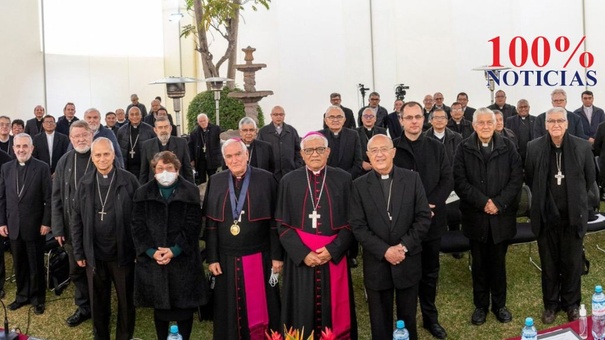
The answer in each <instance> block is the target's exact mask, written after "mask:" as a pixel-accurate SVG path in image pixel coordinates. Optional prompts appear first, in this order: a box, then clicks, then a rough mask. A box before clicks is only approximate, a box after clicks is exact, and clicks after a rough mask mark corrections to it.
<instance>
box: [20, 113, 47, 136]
mask: <svg viewBox="0 0 605 340" xmlns="http://www.w3.org/2000/svg"><path fill="white" fill-rule="evenodd" d="M37 121H38V119H37V118H32V119H29V120H28V121H27V122H25V131H24V132H25V133H27V134H28V135H30V136H31V137H32V138H33V137H34V136H35V135H37V134H38V133H40V132H42V131H43V130H42V129H41V127H42V126H40V129H38V124H37V123H36V122H37Z"/></svg>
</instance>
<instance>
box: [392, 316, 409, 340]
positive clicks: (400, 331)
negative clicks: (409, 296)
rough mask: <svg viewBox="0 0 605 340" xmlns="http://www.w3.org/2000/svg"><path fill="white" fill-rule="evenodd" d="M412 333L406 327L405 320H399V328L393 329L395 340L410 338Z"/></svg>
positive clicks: (407, 339)
mask: <svg viewBox="0 0 605 340" xmlns="http://www.w3.org/2000/svg"><path fill="white" fill-rule="evenodd" d="M409 339H410V333H409V332H408V330H407V329H405V322H403V320H398V321H397V328H395V330H394V331H393V340H409Z"/></svg>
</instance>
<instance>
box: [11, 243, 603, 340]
mask: <svg viewBox="0 0 605 340" xmlns="http://www.w3.org/2000/svg"><path fill="white" fill-rule="evenodd" d="M597 244H601V245H603V246H605V233H601V234H592V235H588V236H587V237H586V239H585V247H586V255H587V257H588V259H589V260H590V262H591V267H590V273H589V274H588V275H586V276H583V277H582V301H583V303H586V304H587V309H588V313H590V298H591V295H592V291H593V289H594V286H595V285H596V284H605V276H604V275H603V273H604V266H605V262H604V259H605V253H602V252H601V251H599V250H597V249H596V245H597ZM531 249H532V256H533V258H534V259H536V260H537V258H538V252H537V246H536V244H535V243H533V244H532V247H531ZM528 251H529V245H528V244H522V245H515V246H511V247H510V248H509V251H508V256H507V272H508V308H509V309H510V311H511V312H512V313H513V321H512V322H511V323H509V324H501V323H499V322H498V321H497V320H496V318H495V316H494V315H493V314H491V313H490V314H489V315H488V318H487V322H486V323H485V324H483V325H482V326H473V325H471V323H470V318H471V314H472V312H473V310H474V306H473V303H472V285H471V273H470V271H469V269H468V253H467V254H465V256H464V258H463V259H460V260H456V259H454V258H453V257H451V256H449V255H442V256H441V277H440V280H439V287H438V295H437V306H438V309H439V312H440V322H441V324H442V325H443V327H444V328H445V329H446V330H447V332H448V335H449V336H448V339H502V338H508V337H513V336H517V335H519V334H520V332H521V328H522V325H523V321H524V319H525V317H527V316H531V317H533V318H534V320H536V327H537V328H538V329H542V328H547V327H545V326H544V325H542V323H541V322H540V316H541V315H542V302H541V300H542V298H541V287H540V272H539V271H538V270H537V269H536V268H535V267H534V266H533V265H531V264H530V263H529V258H528ZM6 265H7V268H11V267H12V259H11V257H10V255H9V254H8V253H7V256H6ZM361 272H362V270H361V267H360V268H357V269H353V277H354V281H355V286H354V288H355V299H356V301H355V302H356V306H357V319H358V324H359V334H360V339H370V326H369V318H368V311H367V305H366V302H365V298H364V294H363V283H362V277H361ZM5 290H6V294H7V295H6V297H5V298H4V302H5V304H8V303H10V302H12V301H13V300H14V297H15V284H14V283H10V282H7V283H6V285H5ZM115 305H116V300H115V297H114V301H113V306H115ZM28 307H29V306H28ZM74 310H75V307H74V304H73V286H72V285H71V286H70V287H69V288H68V289H67V290H66V291H65V292H64V293H63V295H61V296H59V297H57V296H55V295H54V294H53V293H52V292H48V296H47V304H46V313H44V315H41V316H38V315H34V313H33V310H32V309H30V308H27V307H23V308H22V309H20V310H17V311H14V312H12V311H9V312H8V318H9V321H10V327H11V328H19V329H21V331H22V332H25V331H26V329H27V328H28V322H29V331H28V333H29V334H30V335H32V336H36V337H39V338H44V339H92V324H91V322H90V321H86V322H85V323H83V324H82V325H80V326H78V327H76V328H69V327H67V326H66V325H65V323H64V321H65V319H66V318H67V317H68V316H69V315H71V314H72V313H73V312H74ZM418 313H419V312H418ZM28 320H29V321H28ZM421 322H422V320H421V318H420V317H419V318H418V325H419V327H420V328H419V336H420V339H431V338H432V337H431V335H430V334H429V333H428V332H426V331H425V330H424V329H423V328H421V325H422V323H421ZM565 322H567V318H566V315H565V313H559V315H558V317H557V320H556V323H557V324H562V323H565ZM114 323H115V319H112V324H114ZM551 326H552V325H551ZM211 334H212V324H211V323H209V322H203V323H200V322H197V321H195V323H194V328H193V337H192V339H211V338H212V336H211ZM135 337H136V338H139V339H144V340H148V339H155V331H154V327H153V313H152V311H151V310H150V309H138V310H137V321H136V330H135ZM225 340H227V339H225ZM381 340H382V339H381ZM387 340H388V339H387Z"/></svg>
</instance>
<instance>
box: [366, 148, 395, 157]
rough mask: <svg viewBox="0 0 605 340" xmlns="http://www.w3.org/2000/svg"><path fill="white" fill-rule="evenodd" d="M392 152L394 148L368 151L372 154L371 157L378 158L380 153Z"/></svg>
mask: <svg viewBox="0 0 605 340" xmlns="http://www.w3.org/2000/svg"><path fill="white" fill-rule="evenodd" d="M391 150H393V148H392V147H388V146H383V147H381V148H372V149H370V150H368V152H369V153H370V155H372V156H376V155H378V154H379V153H382V154H385V153H387V152H389V151H391Z"/></svg>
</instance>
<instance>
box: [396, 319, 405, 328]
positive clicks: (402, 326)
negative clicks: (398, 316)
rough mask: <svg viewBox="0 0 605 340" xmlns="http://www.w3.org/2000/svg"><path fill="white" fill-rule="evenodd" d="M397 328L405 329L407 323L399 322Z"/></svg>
mask: <svg viewBox="0 0 605 340" xmlns="http://www.w3.org/2000/svg"><path fill="white" fill-rule="evenodd" d="M397 328H405V322H403V320H398V321H397Z"/></svg>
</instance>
